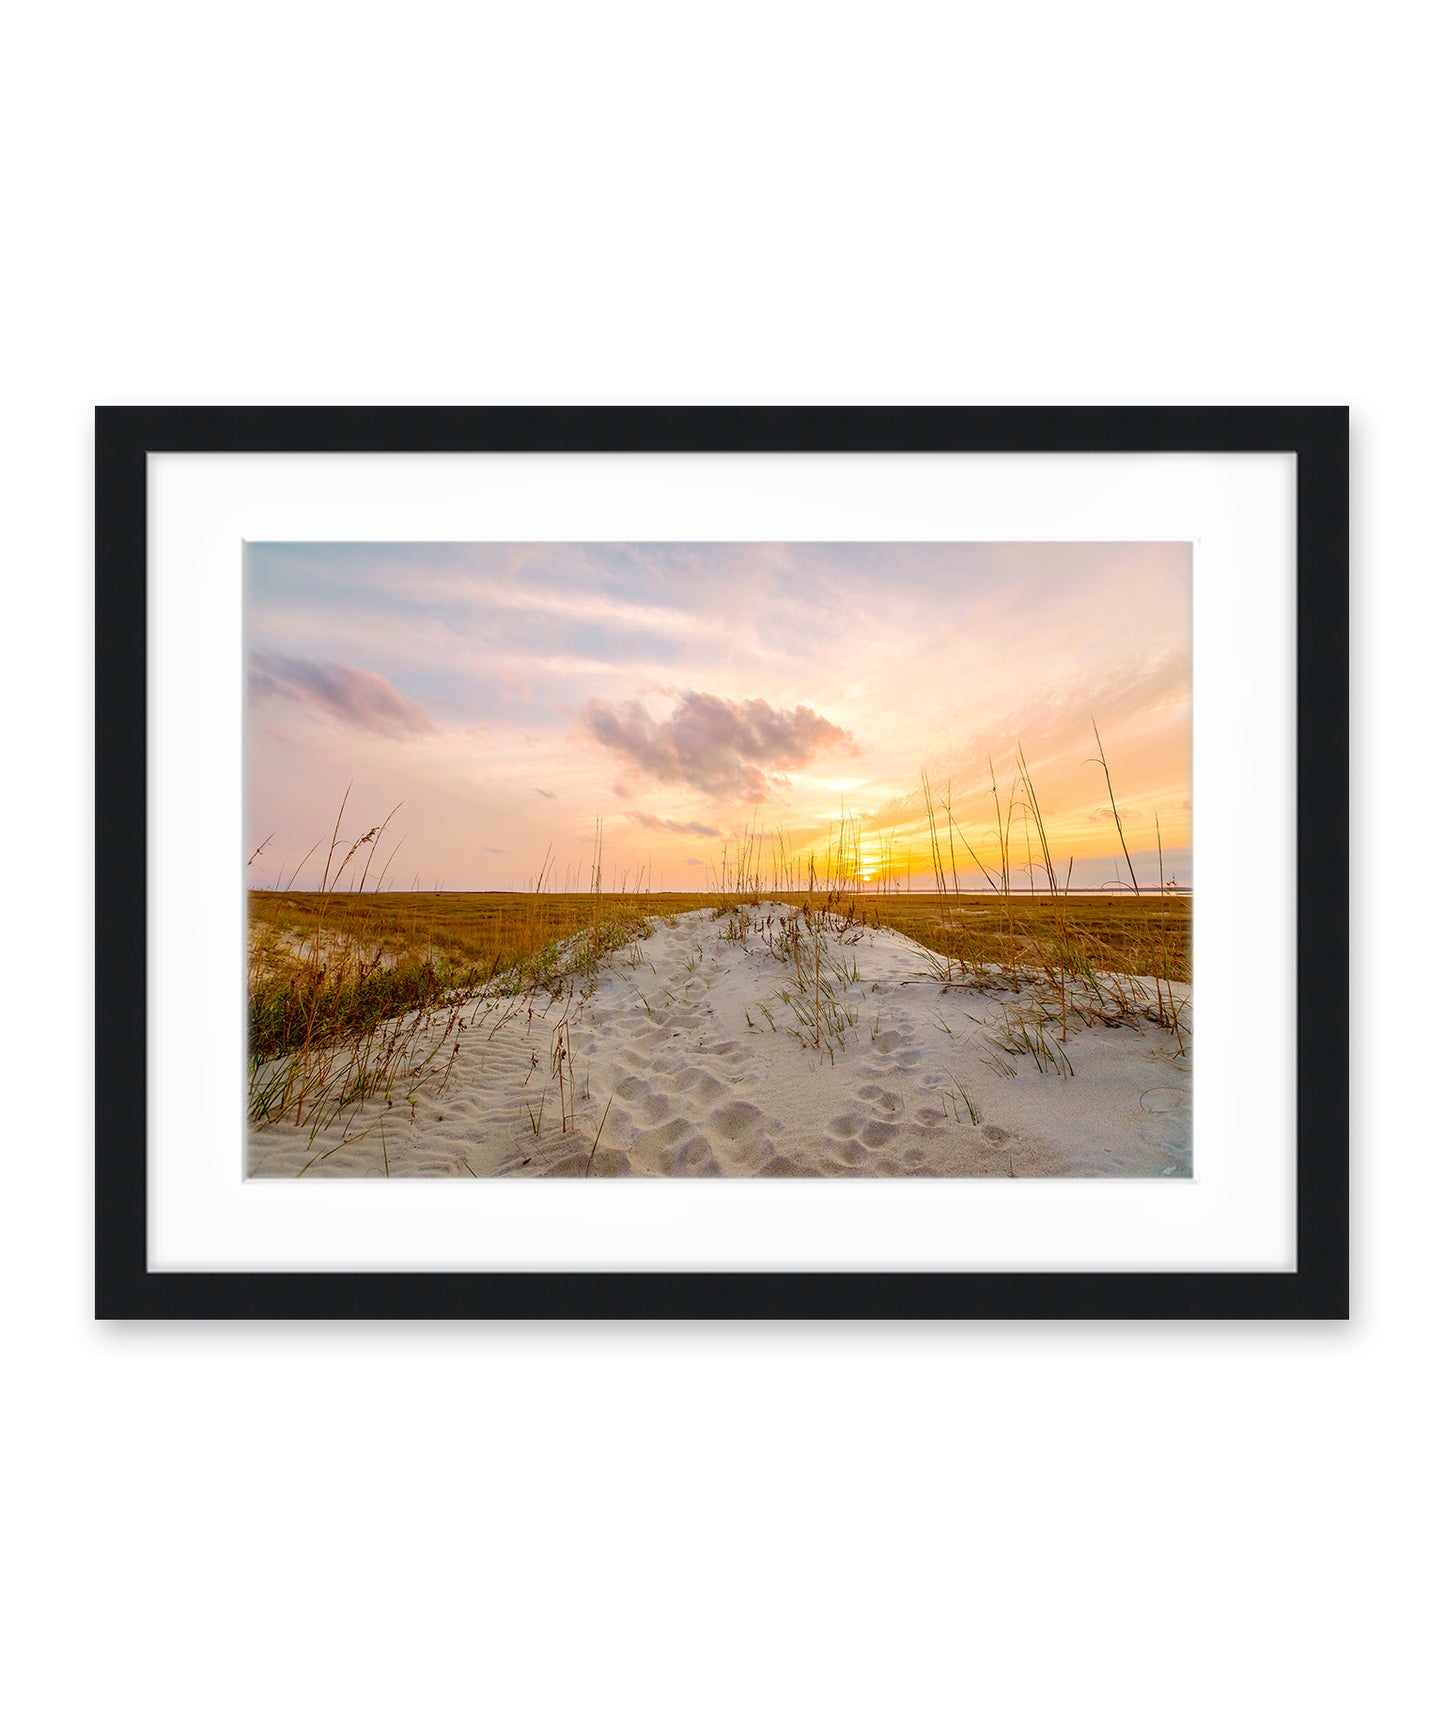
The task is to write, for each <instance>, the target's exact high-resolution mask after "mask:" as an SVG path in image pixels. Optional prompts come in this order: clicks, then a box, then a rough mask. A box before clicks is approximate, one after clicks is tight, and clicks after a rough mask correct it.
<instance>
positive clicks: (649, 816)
mask: <svg viewBox="0 0 1445 1734" xmlns="http://www.w3.org/2000/svg"><path fill="white" fill-rule="evenodd" d="M627 817H628V818H629V819H631V821H632V822H633V824H634V825H641V826H642V827H643V829H644V830H647V831H671V832H673V834H674V835H676V836H678V837H721V836H722V832H721V831H719V830H718V829H717V827H716V826H715V825H704V824H702V823H701V822H700V821H698V820H697V819H687V820H682V819H659V818H658V816H657V815H656V813H629V814H628V815H627Z"/></svg>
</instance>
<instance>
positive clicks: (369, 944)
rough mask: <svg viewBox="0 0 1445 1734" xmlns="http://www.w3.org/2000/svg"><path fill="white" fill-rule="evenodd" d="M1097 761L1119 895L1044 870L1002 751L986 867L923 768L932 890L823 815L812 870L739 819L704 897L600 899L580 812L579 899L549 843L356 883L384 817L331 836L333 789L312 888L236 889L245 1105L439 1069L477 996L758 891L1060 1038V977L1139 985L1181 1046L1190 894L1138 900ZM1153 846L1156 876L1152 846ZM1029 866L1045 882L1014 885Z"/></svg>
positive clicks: (1034, 805)
mask: <svg viewBox="0 0 1445 1734" xmlns="http://www.w3.org/2000/svg"><path fill="white" fill-rule="evenodd" d="M1098 763H1099V764H1100V766H1101V767H1102V769H1103V773H1104V777H1105V780H1106V785H1107V787H1108V793H1109V802H1110V807H1111V809H1112V810H1113V813H1114V818H1115V824H1116V827H1117V830H1118V835H1119V841H1120V844H1121V846H1122V847H1123V850H1124V856H1125V860H1126V862H1127V865H1128V871H1129V881H1130V884H1131V886H1132V895H1118V896H1114V895H1104V894H1081V893H1074V894H1072V895H1070V894H1069V889H1068V887H1069V884H1070V880H1071V877H1072V871H1073V863H1072V861H1070V862H1069V863H1068V865H1067V868H1064V869H1062V870H1056V867H1055V861H1054V858H1053V856H1052V853H1051V851H1050V846H1049V839H1048V833H1047V828H1046V826H1045V821H1044V814H1043V811H1042V809H1041V805H1040V802H1039V799H1038V795H1037V792H1036V790H1035V788H1034V785H1033V780H1032V777H1031V776H1030V773H1029V769H1028V765H1027V762H1026V761H1025V759H1024V757H1023V751H1022V748H1020V749H1019V753H1018V767H1019V769H1018V775H1017V776H1016V777H1015V780H1014V784H1013V786H1012V788H1011V789H1010V790H1009V792H1008V796H1007V799H1006V800H1004V799H1002V798H1001V797H999V796H998V789H997V782H996V779H995V783H994V790H995V797H996V819H997V831H996V836H995V838H994V839H993V840H992V841H993V844H994V845H996V850H997V854H996V864H995V866H994V868H993V870H992V871H991V870H990V868H989V866H988V865H987V864H986V863H985V862H984V861H983V860H982V859H980V857H979V855H978V854H977V852H976V851H975V849H974V846H973V844H972V843H971V842H970V841H969V840H968V839H967V838H966V837H964V835H963V833H962V832H961V830H960V829H959V827H958V826H957V824H956V823H955V820H954V814H953V811H952V807H951V803H950V800H949V797H948V795H947V793H945V795H944V796H943V798H942V801H941V803H940V807H939V808H936V807H935V798H934V794H933V791H932V789H931V788H930V785H929V781H928V778H927V775H926V773H925V774H924V775H923V780H922V792H923V798H924V801H925V804H926V810H927V815H928V830H929V838H930V847H931V854H932V864H933V876H934V883H935V889H934V891H933V892H931V893H916V892H899V891H894V890H883V891H878V890H865V889H864V888H863V883H862V873H861V866H860V862H861V850H860V846H859V835H858V834H857V828H856V822H854V824H853V826H852V830H851V832H850V824H849V822H847V821H844V822H840V826H839V839H838V847H837V849H836V850H835V849H834V848H833V846H832V844H831V841H830V845H829V850H828V853H827V855H826V856H825V858H824V860H823V862H822V863H821V868H822V871H821V872H820V871H819V868H820V863H819V862H818V860H817V858H816V856H814V855H809V856H808V857H807V861H806V876H805V878H804V877H803V876H802V869H801V868H800V867H799V866H798V864H797V863H795V862H793V861H791V860H790V859H789V858H788V857H787V856H786V854H785V852H784V850H783V846H782V843H781V840H780V839H776V838H775V839H773V846H774V850H775V858H774V859H773V860H772V861H771V862H769V861H767V860H766V859H765V858H764V852H763V839H762V838H761V837H758V836H754V835H753V833H752V832H751V830H750V831H749V832H748V833H747V834H746V836H745V837H744V839H743V840H742V843H741V845H740V847H739V848H738V850H737V852H736V854H735V856H734V859H733V861H732V863H731V874H729V872H728V866H727V862H726V857H725V860H724V867H723V871H722V872H721V874H720V875H719V889H718V890H716V891H713V892H710V893H705V894H703V893H685V892H651V891H633V892H626V891H622V892H617V891H613V892H611V893H606V892H604V891H603V890H602V839H601V823H600V821H599V823H598V833H597V838H596V842H595V847H594V855H593V864H592V876H591V890H590V891H589V892H587V893H585V894H584V893H579V892H553V891H548V890H546V889H544V887H545V886H546V885H547V884H548V880H549V863H550V854H549V862H548V863H544V865H543V868H542V870H541V872H540V873H539V874H538V877H537V882H536V884H537V889H535V890H533V891H528V892H441V891H435V892H430V893H427V892H409V893H400V892H382V891H378V890H375V889H373V890H370V891H368V890H366V889H365V887H366V884H367V881H368V879H369V878H370V876H371V869H372V867H373V865H374V864H375V863H376V861H377V857H378V853H379V851H381V850H383V848H384V843H383V838H384V835H385V833H386V831H387V829H388V825H389V822H390V821H389V819H388V820H387V821H384V822H383V823H381V824H379V825H374V826H372V827H371V829H370V830H368V831H366V832H365V833H364V834H363V835H361V836H360V837H359V838H357V840H356V841H355V842H352V843H344V842H342V841H341V838H340V829H341V824H342V820H343V817H344V814H345V806H346V803H345V800H343V802H342V805H341V809H340V811H339V812H338V814H337V818H336V823H335V826H334V827H333V831H332V837H331V846H330V849H329V851H328V853H327V857H326V863H325V867H324V869H323V870H322V874H321V880H322V889H321V890H319V891H315V892H306V891H294V890H286V891H259V890H256V891H252V892H251V893H250V908H249V915H250V960H249V972H248V974H249V983H248V986H249V1031H250V1055H251V1113H252V1116H253V1118H257V1119H274V1118H277V1117H280V1116H283V1115H284V1116H286V1117H294V1118H295V1120H296V1123H297V1124H301V1123H302V1122H303V1120H304V1119H308V1118H310V1117H312V1116H313V1115H314V1116H316V1120H315V1125H316V1126H317V1127H318V1128H319V1127H320V1126H321V1125H323V1124H329V1123H330V1121H331V1119H334V1118H335V1117H336V1115H337V1114H338V1113H340V1112H342V1111H344V1110H345V1109H346V1108H347V1107H348V1106H349V1105H350V1104H351V1103H354V1102H358V1101H360V1100H363V1099H364V1098H365V1097H366V1096H367V1095H374V1094H378V1093H385V1094H386V1095H387V1097H388V1100H389V1099H390V1096H391V1092H392V1090H393V1089H394V1088H410V1087H411V1085H412V1084H413V1083H415V1082H416V1081H417V1080H419V1079H421V1078H422V1077H424V1076H429V1075H432V1073H434V1072H436V1071H449V1070H450V1060H449V1059H445V1058H443V1056H444V1055H445V1054H447V1053H448V1052H449V1053H450V1055H451V1056H452V1057H455V1054H456V1053H457V1052H458V1051H459V1048H458V1045H457V1040H456V1038H457V1036H458V1034H459V1031H460V1030H461V1029H465V1028H466V1026H467V1019H468V1018H469V1017H470V1016H472V1015H474V1013H475V1003H476V1001H477V996H478V995H486V996H487V997H488V998H489V999H491V1000H496V999H497V997H498V996H499V995H508V994H516V993H518V992H521V991H524V990H528V989H541V990H543V991H545V992H547V993H549V994H551V995H552V996H554V997H555V998H560V997H561V995H562V993H563V992H564V991H565V992H567V994H568V996H569V998H568V1004H569V1005H570V1003H571V998H570V996H571V993H572V992H573V991H574V990H575V987H576V982H577V979H578V977H579V976H582V977H593V978H595V972H596V968H597V966H598V964H599V963H600V962H601V960H602V959H603V958H605V957H606V956H607V955H608V954H609V953H610V952H612V951H615V950H617V949H618V948H619V947H620V946H624V945H627V944H629V943H630V942H633V941H635V940H636V939H638V938H640V937H641V936H642V935H643V934H644V933H645V932H646V931H647V928H648V926H649V924H650V923H651V922H652V921H654V920H656V919H658V918H667V917H669V916H675V915H680V914H683V913H685V912H687V911H690V910H698V909H711V910H715V911H718V912H719V913H721V912H723V911H725V910H730V909H732V908H734V907H735V906H737V905H739V904H747V903H756V902H757V901H759V900H760V899H772V900H777V901H781V902H786V903H790V904H793V905H795V906H797V907H798V908H800V909H802V910H804V911H805V912H806V920H807V925H808V928H809V930H810V931H811V930H812V929H813V926H814V923H815V922H816V921H819V920H821V921H823V922H824V923H825V924H826V923H827V922H828V921H830V920H832V919H834V918H836V919H837V920H840V921H843V922H845V923H852V922H862V923H865V924H866V925H868V926H870V927H888V928H891V929H894V930H895V931H897V932H899V933H901V934H903V935H904V936H905V937H906V938H908V939H911V940H914V941H915V942H917V943H918V944H920V945H923V946H925V947H927V948H928V950H929V951H931V952H934V953H936V954H938V956H939V957H940V958H942V959H945V960H947V961H946V962H945V963H944V964H942V965H941V966H940V967H941V970H942V971H946V972H947V973H952V970H953V967H954V965H955V964H957V965H958V966H959V971H960V973H961V974H965V975H966V974H967V973H968V972H969V971H970V970H973V971H977V972H987V971H989V970H990V969H993V968H1001V969H1003V970H1004V971H1006V972H1009V973H1010V974H1012V976H1013V986H1014V988H1015V989H1017V988H1018V987H1019V986H1020V985H1021V982H1022V978H1023V977H1024V976H1028V977H1030V978H1031V980H1032V982H1033V984H1034V986H1035V987H1037V986H1039V985H1040V984H1042V985H1043V986H1044V987H1046V988H1047V990H1048V991H1049V993H1050V994H1051V995H1052V996H1053V999H1054V1000H1055V1001H1056V1007H1057V1016H1058V1019H1059V1022H1060V1029H1061V1040H1067V1037H1068V1027H1069V1020H1070V1015H1071V1010H1070V1008H1071V1004H1074V1003H1075V1000H1074V997H1073V994H1072V984H1077V983H1080V982H1082V983H1084V984H1085V985H1086V987H1087V989H1088V990H1089V992H1090V993H1092V995H1093V997H1094V999H1095V1000H1097V1001H1098V1003H1099V1004H1100V1005H1101V1006H1102V1005H1105V1004H1106V1003H1107V1002H1106V995H1105V994H1104V992H1103V990H1102V988H1101V985H1100V978H1104V977H1114V978H1118V977H1124V976H1130V977H1150V978H1153V986H1152V997H1153V1000H1154V1002H1155V1003H1154V1009H1153V1011H1152V1012H1151V1013H1150V1014H1149V1015H1150V1016H1155V1017H1157V1021H1158V1022H1160V1023H1161V1024H1164V1025H1166V1026H1167V1027H1169V1028H1170V1029H1172V1030H1173V1032H1174V1034H1175V1036H1176V1038H1177V1039H1179V1040H1180V1044H1181V1052H1182V1051H1183V1040H1182V1037H1181V1035H1180V1017H1179V1013H1180V1007H1179V1004H1178V1003H1177V1002H1176V998H1175V995H1174V993H1173V990H1172V987H1171V986H1170V984H1171V983H1174V982H1186V981H1188V980H1189V976H1190V967H1189V949H1190V900H1189V899H1188V898H1187V897H1182V896H1179V895H1177V894H1172V893H1168V894H1163V895H1159V894H1154V895H1146V894H1145V892H1144V890H1143V888H1142V887H1141V886H1140V884H1139V880H1138V877H1137V875H1136V873H1135V870H1134V864H1133V860H1132V858H1131V857H1130V854H1129V849H1128V844H1127V842H1126V840H1125V836H1124V828H1123V825H1122V822H1121V821H1120V817H1119V812H1118V808H1117V806H1116V805H1115V804H1114V790H1113V782H1112V778H1111V777H1110V775H1109V769H1108V765H1107V763H1106V761H1105V759H1104V756H1103V746H1102V743H1100V746H1099V759H1098ZM939 810H941V813H942V817H943V823H942V825H940V824H939ZM1016 826H1017V827H1019V828H1021V829H1022V831H1023V841H1024V861H1025V869H1024V870H1025V871H1027V872H1028V874H1029V879H1030V889H1029V890H1028V891H1027V892H1025V891H1021V890H1020V889H1019V878H1018V868H1017V863H1016V858H1015V854H1014V842H1013V833H1014V831H1015V828H1016ZM1157 841H1158V828H1157V823H1156V844H1157ZM960 845H961V846H962V848H963V850H964V851H965V853H966V855H967V856H969V857H972V859H973V861H974V863H975V865H976V867H977V868H978V869H979V870H980V871H981V872H982V873H983V875H984V877H985V878H986V879H987V880H988V881H989V884H990V885H991V887H992V890H991V891H990V892H988V893H983V892H968V891H964V890H962V889H961V888H960V886H959V883H958V863H959V854H958V850H959V846H960ZM257 853H258V854H259V851H257ZM1157 855H1158V867H1159V883H1160V884H1163V851H1162V849H1158V850H1157ZM252 859H253V861H254V859H255V856H253V857H252ZM389 860H390V857H389V856H386V857H385V858H384V859H383V861H382V864H381V866H380V867H379V870H378V872H377V874H376V879H375V881H374V883H375V884H378V885H379V884H382V883H384V882H385V878H386V869H387V865H388V864H389ZM353 863H354V866H353ZM1035 867H1038V868H1039V869H1040V870H1041V872H1042V875H1043V879H1044V883H1045V884H1046V885H1047V887H1048V890H1047V891H1046V892H1041V893H1038V894H1035V892H1034V890H1033V874H1034V868H1035ZM348 871H349V872H350V873H351V874H352V878H351V880H350V881H347V880H346V875H347V873H348ZM358 874H359V887H360V888H359V889H348V890H346V891H342V890H340V889H339V887H340V885H341V884H342V883H348V885H353V884H357V883H358V881H357V877H356V876H357V875H358ZM800 879H802V884H806V886H807V889H806V890H804V889H803V888H802V884H800ZM815 963H816V959H815ZM817 974H818V971H817V968H816V967H815V970H814V975H815V980H814V983H813V987H814V993H813V1000H814V1010H815V1013H817V1012H819V1011H820V988H819V981H818V979H816V978H817ZM569 982H570V983H571V985H570V986H569V985H568V984H569ZM1115 997H1116V998H1117V997H1118V996H1117V994H1116V996H1115ZM469 1007H470V1008H471V1009H470V1010H469V1009H468V1008H469ZM818 1027H819V1028H821V1025H819V1026H818ZM327 1116H329V1118H327Z"/></svg>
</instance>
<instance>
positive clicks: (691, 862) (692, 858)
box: [685, 855, 707, 867]
mask: <svg viewBox="0 0 1445 1734" xmlns="http://www.w3.org/2000/svg"><path fill="white" fill-rule="evenodd" d="M685 865H686V866H688V867H706V866H707V862H706V861H699V860H698V858H697V856H696V855H689V856H688V858H687V861H686V862H685Z"/></svg>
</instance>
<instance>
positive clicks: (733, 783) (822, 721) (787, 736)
mask: <svg viewBox="0 0 1445 1734" xmlns="http://www.w3.org/2000/svg"><path fill="white" fill-rule="evenodd" d="M582 718H583V721H584V722H585V724H586V725H587V728H588V729H589V730H590V732H591V734H592V735H593V737H594V739H596V740H597V741H599V742H600V743H601V745H603V746H604V747H606V748H607V749H608V750H609V751H610V752H613V753H616V754H617V755H618V756H619V757H620V758H623V759H626V760H627V761H628V762H629V763H630V764H631V765H633V766H635V767H636V768H637V769H638V770H639V771H642V772H644V773H645V774H646V775H647V776H649V777H651V778H652V779H653V780H654V781H656V782H659V783H685V784H687V785H688V786H689V787H691V788H694V789H700V790H702V791H703V792H704V793H705V794H709V795H731V796H734V797H735V798H737V799H739V800H747V801H761V800H764V799H765V798H766V797H767V796H768V794H769V793H770V785H771V788H774V789H775V788H776V787H777V785H778V784H779V782H781V781H783V780H784V779H782V778H781V777H779V775H778V773H779V772H781V771H790V770H796V769H797V768H798V767H799V766H800V765H805V764H807V762H808V761H809V759H811V758H812V757H813V756H814V754H815V753H818V752H820V751H822V750H823V749H824V748H827V747H832V748H835V749H838V750H841V751H846V752H856V751H857V750H858V749H857V747H856V746H855V744H854V741H853V737H852V736H851V735H850V734H849V733H848V731H847V730H846V729H843V728H839V726H838V725H837V723H832V722H829V721H828V719H827V718H826V717H821V716H819V715H818V713H817V712H816V711H812V710H809V709H808V707H807V706H806V705H798V706H797V707H796V709H794V710H774V709H773V707H772V705H770V704H768V703H766V702H765V701H764V700H763V699H760V698H750V699H746V700H744V701H743V702H742V703H741V704H735V703H733V702H732V700H730V699H725V698H717V697H715V696H714V695H713V694H712V693H707V692H685V693H683V694H681V696H680V697H679V698H678V701H677V705H676V707H675V708H674V710H673V713H672V715H671V716H670V717H668V718H667V719H666V720H665V721H663V722H654V721H653V719H652V718H651V717H650V716H649V715H648V714H647V712H646V711H645V710H644V709H643V708H642V706H641V705H640V704H638V703H637V702H636V700H633V701H632V702H631V703H628V704H624V705H611V704H607V703H605V702H604V701H603V700H601V699H596V698H594V699H592V700H591V701H590V702H589V703H588V704H587V706H586V708H585V710H584V711H583V713H582Z"/></svg>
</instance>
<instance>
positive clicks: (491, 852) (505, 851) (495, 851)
mask: <svg viewBox="0 0 1445 1734" xmlns="http://www.w3.org/2000/svg"><path fill="white" fill-rule="evenodd" d="M482 850H483V852H484V853H485V854H487V855H510V854H511V853H512V851H511V850H510V849H494V848H492V846H491V844H490V843H483V845H482Z"/></svg>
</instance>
